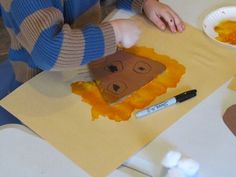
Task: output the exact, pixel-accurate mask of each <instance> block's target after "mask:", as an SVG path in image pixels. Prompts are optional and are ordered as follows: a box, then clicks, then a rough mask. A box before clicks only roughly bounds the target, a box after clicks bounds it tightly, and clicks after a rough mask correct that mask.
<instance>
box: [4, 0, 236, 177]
mask: <svg viewBox="0 0 236 177" xmlns="http://www.w3.org/2000/svg"><path fill="white" fill-rule="evenodd" d="M163 2H165V3H166V4H168V5H170V6H171V7H172V8H173V9H174V10H175V11H176V12H177V13H178V14H179V15H180V16H181V17H182V18H183V19H184V21H186V22H188V23H189V24H191V25H193V26H195V27H198V28H201V22H202V20H203V18H204V16H205V15H206V14H207V13H209V12H210V11H211V10H214V9H216V8H218V7H222V6H227V5H236V1H235V0H209V1H207V0H199V1H193V0H164V1H163ZM130 15H132V14H131V13H127V12H125V11H122V10H120V11H114V12H113V13H112V14H111V15H110V17H109V18H111V16H112V17H113V18H117V17H122V18H128V17H130ZM209 40H210V39H209ZM228 84H229V81H228V82H226V83H225V84H224V85H222V87H220V88H218V89H217V90H216V91H215V92H214V93H212V94H211V95H210V96H209V97H207V98H206V99H205V100H204V101H202V102H201V103H200V104H198V105H197V106H196V107H195V108H194V109H192V110H191V111H190V112H188V113H187V114H186V115H185V116H183V118H181V119H180V120H179V121H177V122H176V123H175V124H174V125H172V126H171V127H170V128H168V129H167V130H166V131H164V132H163V133H162V134H161V135H160V136H158V137H157V138H156V139H155V140H154V141H152V142H151V143H150V144H149V145H147V146H145V147H144V148H143V149H142V150H141V151H140V152H138V153H137V154H136V155H135V156H133V157H131V158H130V159H129V160H127V162H126V163H125V164H126V165H128V166H130V167H134V168H138V169H141V170H142V171H144V172H146V173H148V174H150V175H152V176H157V177H162V176H163V169H162V167H161V165H160V161H161V159H162V157H163V155H164V154H165V153H166V152H168V150H177V151H180V152H182V153H183V154H184V155H185V156H188V157H191V158H193V159H194V160H196V161H198V162H199V163H200V165H201V167H200V173H199V174H198V176H199V177H236V170H235V164H236V137H235V136H233V134H232V133H231V132H230V131H229V130H228V128H227V127H226V125H225V124H224V123H223V120H222V115H223V113H224V111H225V109H226V108H228V107H229V106H230V105H232V104H235V103H236V92H232V91H229V90H228V89H227V85H228ZM144 176H145V175H142V174H140V173H138V172H136V171H134V170H130V169H128V168H125V167H120V168H119V169H117V170H115V171H114V172H113V173H112V174H110V175H109V177H144ZM0 177H89V175H88V174H86V172H84V171H83V170H82V169H81V168H80V167H79V166H77V165H76V164H74V163H73V162H72V161H71V160H69V159H68V158H67V157H65V156H64V155H63V154H62V153H61V152H59V151H57V150H56V149H55V148H54V147H52V146H51V145H49V144H48V143H47V142H46V141H44V140H42V139H41V138H39V137H37V136H35V135H34V134H33V133H31V132H30V131H29V130H28V129H26V128H24V127H21V126H17V125H8V126H3V127H0Z"/></svg>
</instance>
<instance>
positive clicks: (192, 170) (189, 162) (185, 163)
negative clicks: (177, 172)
mask: <svg viewBox="0 0 236 177" xmlns="http://www.w3.org/2000/svg"><path fill="white" fill-rule="evenodd" d="M177 167H178V168H179V169H181V170H183V171H184V173H185V174H186V175H188V176H193V175H195V174H196V173H197V172H198V170H199V168H200V165H199V163H198V162H196V161H194V160H193V159H188V158H186V159H181V160H180V161H179V162H178V165H177Z"/></svg>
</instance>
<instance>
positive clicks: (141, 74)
mask: <svg viewBox="0 0 236 177" xmlns="http://www.w3.org/2000/svg"><path fill="white" fill-rule="evenodd" d="M89 69H90V72H91V74H92V76H93V78H94V80H95V81H96V83H97V86H98V88H99V90H100V92H101V94H102V96H103V98H104V100H105V101H106V102H108V103H113V102H116V101H118V100H119V99H121V98H123V97H125V96H127V95H129V94H131V93H132V92H134V91H135V90H138V89H139V88H141V87H142V86H144V85H145V84H147V83H148V82H150V81H151V80H153V79H154V78H155V77H156V76H157V75H159V74H161V73H162V72H163V71H165V69H166V67H165V66H164V65H163V64H161V63H160V62H158V61H154V60H150V59H148V58H145V57H141V56H137V55H134V54H131V53H127V52H125V51H118V52H116V53H115V54H113V55H110V56H107V57H104V58H102V59H100V60H98V61H94V62H91V63H90V64H89Z"/></svg>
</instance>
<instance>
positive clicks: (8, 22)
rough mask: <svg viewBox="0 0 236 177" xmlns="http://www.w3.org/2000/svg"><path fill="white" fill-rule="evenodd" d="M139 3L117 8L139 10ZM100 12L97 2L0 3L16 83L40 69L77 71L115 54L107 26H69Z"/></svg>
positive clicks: (131, 0) (127, 0)
mask: <svg viewBox="0 0 236 177" xmlns="http://www.w3.org/2000/svg"><path fill="white" fill-rule="evenodd" d="M143 1H144V0H118V1H117V7H118V8H123V9H127V10H137V11H141V9H142V4H143ZM98 7H99V2H98V0H0V11H1V15H2V18H3V21H4V25H5V27H6V29H7V31H8V32H9V35H10V37H11V47H10V49H9V52H8V54H9V55H8V56H9V59H10V60H11V62H12V64H13V68H14V72H15V75H16V79H17V80H18V81H19V82H21V83H23V82H25V81H27V80H28V79H30V78H32V77H33V76H34V75H35V74H37V73H38V72H40V71H41V70H59V71H61V70H68V69H77V68H79V67H80V66H81V65H83V64H87V63H89V62H90V61H93V60H95V59H98V58H101V57H103V56H106V55H109V54H112V53H114V52H115V51H116V44H115V35H114V31H113V28H112V26H111V25H110V23H108V22H106V23H102V24H99V25H95V24H94V23H93V24H90V25H87V26H83V27H81V28H75V27H73V26H74V25H75V23H76V22H80V21H79V19H80V17H81V16H84V15H85V16H86V13H87V12H92V11H96V13H98ZM96 13H94V16H95V17H97V16H99V13H98V15H96ZM86 22H87V23H88V24H89V22H90V19H86ZM75 26H76V25H75Z"/></svg>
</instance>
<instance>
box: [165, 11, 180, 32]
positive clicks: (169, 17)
mask: <svg viewBox="0 0 236 177" xmlns="http://www.w3.org/2000/svg"><path fill="white" fill-rule="evenodd" d="M162 17H163V19H164V20H165V21H166V23H167V24H168V26H169V28H170V30H171V31H172V32H174V33H175V32H177V30H176V26H175V21H174V18H173V16H172V15H171V14H170V13H168V12H165V13H163V14H162Z"/></svg>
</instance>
